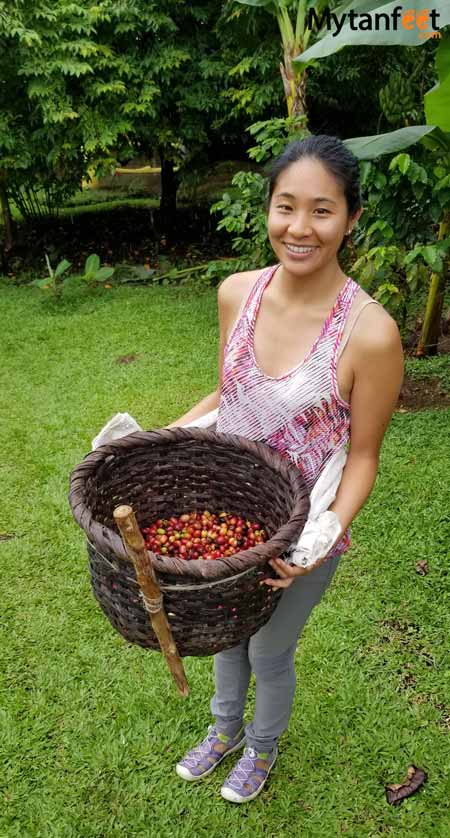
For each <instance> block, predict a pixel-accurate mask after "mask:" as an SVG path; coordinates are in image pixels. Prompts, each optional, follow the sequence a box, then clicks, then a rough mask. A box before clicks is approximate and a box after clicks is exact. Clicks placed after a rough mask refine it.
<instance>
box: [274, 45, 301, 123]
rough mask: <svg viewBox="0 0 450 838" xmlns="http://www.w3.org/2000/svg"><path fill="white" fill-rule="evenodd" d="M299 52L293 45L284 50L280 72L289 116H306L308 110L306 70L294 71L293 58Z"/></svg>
mask: <svg viewBox="0 0 450 838" xmlns="http://www.w3.org/2000/svg"><path fill="white" fill-rule="evenodd" d="M297 54H298V49H297V48H294V47H291V48H289V49H286V50H285V52H284V64H283V63H280V73H281V78H282V79H283V87H284V93H285V96H286V104H287V110H288V116H305V117H307V112H306V70H303V71H302V73H301V74H300V75H299V74H298V72H297V73H296V72H295V71H294V67H293V64H292V59H293V58H295V56H296V55H297Z"/></svg>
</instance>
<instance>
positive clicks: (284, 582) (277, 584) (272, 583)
mask: <svg viewBox="0 0 450 838" xmlns="http://www.w3.org/2000/svg"><path fill="white" fill-rule="evenodd" d="M263 581H264V582H265V583H266V585H268V586H269V587H270V588H288V587H289V585H291V584H292V582H293V581H294V580H293V579H292V578H288V579H264V580H263Z"/></svg>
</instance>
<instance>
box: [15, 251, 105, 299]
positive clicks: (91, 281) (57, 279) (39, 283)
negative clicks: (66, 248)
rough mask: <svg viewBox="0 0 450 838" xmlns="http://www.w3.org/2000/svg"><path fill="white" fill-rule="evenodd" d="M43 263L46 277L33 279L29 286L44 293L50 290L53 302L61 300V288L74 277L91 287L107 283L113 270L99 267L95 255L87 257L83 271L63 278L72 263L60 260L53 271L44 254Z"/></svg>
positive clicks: (97, 258) (98, 260) (98, 261)
mask: <svg viewBox="0 0 450 838" xmlns="http://www.w3.org/2000/svg"><path fill="white" fill-rule="evenodd" d="M45 261H46V264H47V270H48V277H44V278H43V279H35V280H34V281H33V282H31V283H30V285H35V286H36V287H37V288H42V289H43V290H45V291H47V290H50V291H51V292H52V293H53V296H54V298H55V300H58V301H59V300H61V295H62V291H63V286H64V285H65V284H66V283H67V282H68V281H71V280H73V279H75V278H76V277H78V279H80V280H81V281H82V282H83V283H87V285H89V286H91V287H92V286H95V285H96V284H99V283H104V282H107V281H108V280H109V279H111V278H112V276H113V274H114V268H109V267H103V268H101V267H100V258H99V257H98V256H97V254H96V253H91V254H90V255H89V256H88V257H87V259H86V261H85V264H84V271H83V273H81V274H79V275H76V274H72V275H69V276H64V274H66V273H67V271H68V270H69V268H70V267H71V265H72V263H71V262H69V261H68V260H67V259H62V260H61V261H60V262H59V263H58V265H57V266H56V268H55V269H53V268H52V266H51V264H50V259H49V258H48V254H47V253H46V254H45Z"/></svg>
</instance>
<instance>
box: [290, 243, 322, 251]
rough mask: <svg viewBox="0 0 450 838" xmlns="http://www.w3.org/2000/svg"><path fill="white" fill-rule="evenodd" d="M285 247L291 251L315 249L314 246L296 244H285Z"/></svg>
mask: <svg viewBox="0 0 450 838" xmlns="http://www.w3.org/2000/svg"><path fill="white" fill-rule="evenodd" d="M286 247H287V249H288V250H290V251H292V253H312V252H313V250H314V249H315V248H314V247H301V246H299V245H296V244H287V245H286Z"/></svg>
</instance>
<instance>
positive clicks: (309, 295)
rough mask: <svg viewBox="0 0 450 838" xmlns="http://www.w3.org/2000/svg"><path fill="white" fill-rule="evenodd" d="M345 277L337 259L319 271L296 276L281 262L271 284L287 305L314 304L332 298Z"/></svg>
mask: <svg viewBox="0 0 450 838" xmlns="http://www.w3.org/2000/svg"><path fill="white" fill-rule="evenodd" d="M346 278H347V277H346V275H345V274H344V272H343V271H342V270H341V268H340V266H339V263H338V261H337V260H335V261H334V262H330V264H329V265H327V266H326V267H325V268H322V269H321V270H320V272H314V273H311V274H305V275H304V276H296V275H295V274H294V273H291V272H290V271H289V270H288V269H287V268H286V267H285V265H283V264H282V265H281V266H280V267H279V268H278V269H277V270H276V271H275V275H274V277H273V281H272V282H271V285H273V286H274V287H273V290H274V291H275V290H276V293H277V295H278V296H279V298H280V300H282V301H284V302H286V303H288V304H289V305H295V304H296V303H298V304H299V305H301V306H305V305H309V306H315V305H320V304H323V303H324V302H328V299H329V298H330V297H332V298H333V299H334V297H335V296H336V294H337V293H339V290H340V289H341V288H342V286H343V284H344V282H345V280H346Z"/></svg>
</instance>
